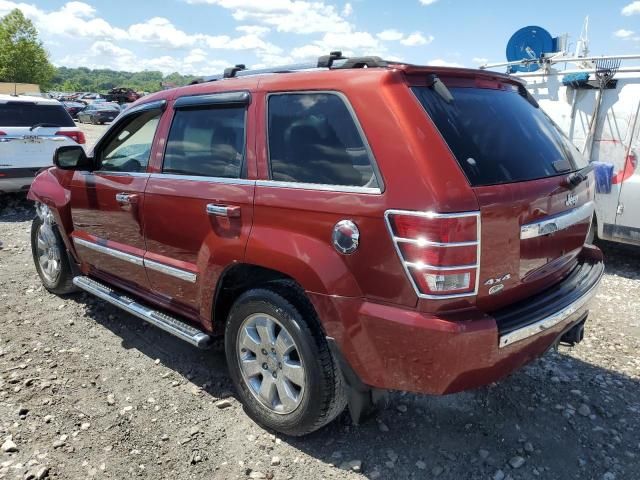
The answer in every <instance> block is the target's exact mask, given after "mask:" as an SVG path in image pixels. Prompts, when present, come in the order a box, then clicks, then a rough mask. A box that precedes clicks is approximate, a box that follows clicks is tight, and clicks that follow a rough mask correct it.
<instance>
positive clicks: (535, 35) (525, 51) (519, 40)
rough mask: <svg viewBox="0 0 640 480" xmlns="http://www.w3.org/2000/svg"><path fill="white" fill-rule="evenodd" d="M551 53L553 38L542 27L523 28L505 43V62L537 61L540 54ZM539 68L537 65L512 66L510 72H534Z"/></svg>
mask: <svg viewBox="0 0 640 480" xmlns="http://www.w3.org/2000/svg"><path fill="white" fill-rule="evenodd" d="M550 52H553V38H552V37H551V34H550V33H549V32H547V31H546V30H545V29H544V28H542V27H536V26H534V25H532V26H529V27H524V28H521V29H520V30H518V31H517V32H516V33H514V34H513V35H512V36H511V38H510V39H509V43H507V61H508V62H517V61H518V60H537V59H539V58H540V57H541V56H542V54H544V53H550ZM538 68H540V65H538V64H537V63H530V64H528V65H513V66H511V67H510V69H511V71H512V72H535V71H536V70H538Z"/></svg>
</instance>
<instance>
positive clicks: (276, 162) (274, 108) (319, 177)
mask: <svg viewBox="0 0 640 480" xmlns="http://www.w3.org/2000/svg"><path fill="white" fill-rule="evenodd" d="M269 159H270V165H271V178H272V179H273V180H277V181H282V182H298V183H315V184H324V185H341V186H354V187H371V188H379V184H378V179H377V176H376V174H375V172H374V170H373V164H372V162H371V159H370V156H369V151H368V149H367V146H366V145H365V143H364V140H363V137H362V135H361V133H360V131H359V129H358V127H357V125H356V123H355V121H354V117H353V116H352V114H351V112H350V111H349V109H348V108H347V105H346V104H345V102H344V100H343V99H342V98H341V97H340V96H339V95H337V94H334V93H286V94H274V95H271V96H270V97H269Z"/></svg>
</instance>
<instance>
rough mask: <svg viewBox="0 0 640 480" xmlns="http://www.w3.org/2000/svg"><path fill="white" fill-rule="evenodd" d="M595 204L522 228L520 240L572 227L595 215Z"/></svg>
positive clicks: (590, 203) (588, 203)
mask: <svg viewBox="0 0 640 480" xmlns="http://www.w3.org/2000/svg"><path fill="white" fill-rule="evenodd" d="M594 209H595V204H594V203H593V202H587V203H585V204H584V205H581V206H579V207H577V208H574V209H572V210H569V211H567V212H563V213H561V214H559V215H555V216H553V217H547V218H544V219H542V220H539V221H537V222H531V223H527V224H526V225H522V226H521V227H520V239H521V240H526V239H528V238H536V237H542V236H544V235H550V234H552V233H555V232H558V231H560V230H564V229H566V228H569V227H572V226H573V225H575V224H576V223H580V222H582V221H584V220H586V219H588V218H591V216H592V215H593V210H594Z"/></svg>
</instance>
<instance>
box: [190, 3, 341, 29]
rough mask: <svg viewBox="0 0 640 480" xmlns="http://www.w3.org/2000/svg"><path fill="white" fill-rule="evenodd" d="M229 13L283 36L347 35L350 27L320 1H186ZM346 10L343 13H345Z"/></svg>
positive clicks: (334, 9) (238, 18)
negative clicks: (330, 33) (311, 34)
mask: <svg viewBox="0 0 640 480" xmlns="http://www.w3.org/2000/svg"><path fill="white" fill-rule="evenodd" d="M187 2H188V3H193V4H195V3H205V4H209V5H217V6H220V7H222V8H226V9H228V10H232V11H233V13H232V15H233V18H234V19H236V20H237V21H239V22H243V21H253V22H258V23H262V24H265V25H269V26H271V27H273V28H275V29H276V30H277V31H279V32H286V33H300V34H303V33H326V32H335V33H338V32H341V33H344V32H349V31H351V30H352V25H351V24H349V22H347V20H346V19H345V18H344V17H346V16H347V15H345V13H344V12H345V10H344V9H343V13H342V14H341V13H340V12H339V11H338V10H337V9H336V7H335V6H333V5H329V4H327V3H325V2H323V1H312V2H310V1H304V0H187ZM348 11H349V10H347V12H348Z"/></svg>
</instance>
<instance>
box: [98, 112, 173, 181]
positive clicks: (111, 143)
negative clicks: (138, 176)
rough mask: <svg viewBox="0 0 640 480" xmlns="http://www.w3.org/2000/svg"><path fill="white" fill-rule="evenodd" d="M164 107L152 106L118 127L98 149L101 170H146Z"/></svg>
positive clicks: (125, 120)
mask: <svg viewBox="0 0 640 480" xmlns="http://www.w3.org/2000/svg"><path fill="white" fill-rule="evenodd" d="M161 115H162V112H161V111H160V110H149V111H147V112H143V113H140V114H137V115H132V117H131V118H130V119H124V120H123V122H122V123H120V124H119V125H118V127H116V131H115V132H114V133H113V136H112V137H111V138H110V139H109V140H108V141H107V142H106V143H105V144H104V146H102V148H101V149H100V152H98V156H99V160H100V165H101V167H100V170H106V171H111V172H144V171H146V169H147V164H148V163H149V156H150V155H151V146H152V145H153V137H154V136H155V134H156V128H157V127H158V122H159V121H160V116H161Z"/></svg>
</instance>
